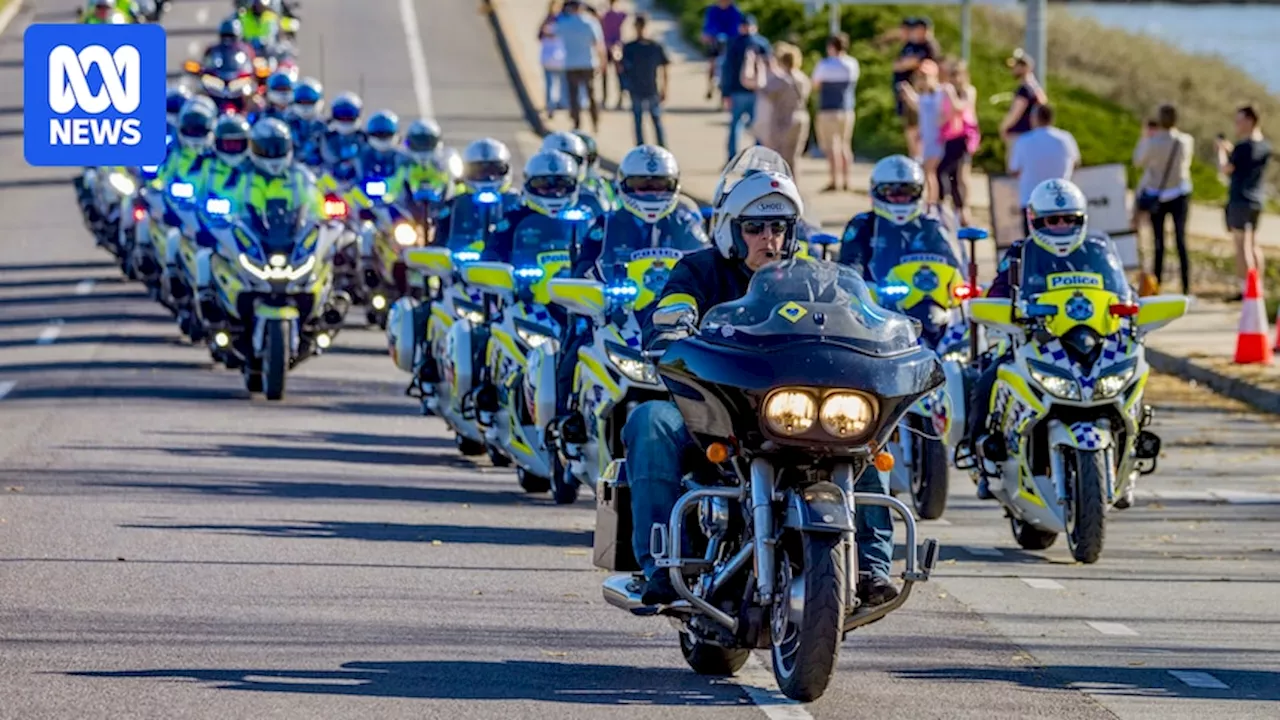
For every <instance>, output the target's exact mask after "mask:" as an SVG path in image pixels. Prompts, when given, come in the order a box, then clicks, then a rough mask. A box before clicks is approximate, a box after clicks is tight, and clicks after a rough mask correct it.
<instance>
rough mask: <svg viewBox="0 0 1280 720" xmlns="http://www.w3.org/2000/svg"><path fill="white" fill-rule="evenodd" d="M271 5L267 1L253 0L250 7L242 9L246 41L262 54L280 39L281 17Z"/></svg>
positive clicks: (242, 23)
mask: <svg viewBox="0 0 1280 720" xmlns="http://www.w3.org/2000/svg"><path fill="white" fill-rule="evenodd" d="M269 5H270V3H268V2H267V0H253V2H252V3H250V4H249V7H247V8H241V9H240V23H241V25H242V27H243V28H244V39H245V40H246V41H248V42H249V43H251V44H252V45H253V46H254V47H255V48H257V49H258V51H259V52H261V53H265V52H267V51H268V50H269V49H270V48H272V47H274V46H275V44H276V43H277V42H278V41H279V39H280V16H279V15H277V14H276V13H275V11H273V10H271V8H270V7H269Z"/></svg>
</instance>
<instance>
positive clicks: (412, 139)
mask: <svg viewBox="0 0 1280 720" xmlns="http://www.w3.org/2000/svg"><path fill="white" fill-rule="evenodd" d="M405 145H406V146H408V148H409V151H410V152H415V153H431V152H434V151H435V149H436V148H437V147H439V146H440V138H438V137H436V136H435V135H426V134H420V135H410V136H409V137H408V138H407V139H406V140H405Z"/></svg>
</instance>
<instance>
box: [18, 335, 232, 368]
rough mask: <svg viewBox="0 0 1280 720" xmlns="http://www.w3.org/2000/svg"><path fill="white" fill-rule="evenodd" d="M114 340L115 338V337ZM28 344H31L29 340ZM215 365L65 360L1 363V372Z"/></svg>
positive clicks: (207, 363) (202, 364)
mask: <svg viewBox="0 0 1280 720" xmlns="http://www.w3.org/2000/svg"><path fill="white" fill-rule="evenodd" d="M113 341H114V338H113ZM27 344H30V342H28V343H27ZM211 367H213V365H212V363H210V362H203V363H201V362H180V361H176V360H155V361H151V362H146V361H137V360H82V361H80V360H64V361H58V362H35V363H16V364H14V365H0V374H11V373H46V372H48V373H53V372H80V371H83V370H96V371H103V370H134V371H150V370H174V371H191V370H208V369H209V368H211Z"/></svg>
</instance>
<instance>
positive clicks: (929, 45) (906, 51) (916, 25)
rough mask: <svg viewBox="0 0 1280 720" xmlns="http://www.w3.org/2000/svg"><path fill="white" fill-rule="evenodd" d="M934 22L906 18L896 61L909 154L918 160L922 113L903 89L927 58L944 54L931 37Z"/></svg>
mask: <svg viewBox="0 0 1280 720" xmlns="http://www.w3.org/2000/svg"><path fill="white" fill-rule="evenodd" d="M931 25H932V23H930V22H929V20H928V19H926V18H914V17H909V18H906V19H904V20H903V21H902V41H903V42H902V50H901V51H900V52H899V53H898V59H897V60H895V61H894V63H893V88H894V96H895V97H897V98H898V117H900V118H902V125H903V128H904V130H905V132H906V138H907V154H908V155H910V156H911V157H913V158H916V159H917V160H919V159H920V157H921V155H920V130H919V116H918V115H917V113H916V111H915V108H914V107H913V106H911V105H909V104H908V103H907V102H906V101H905V99H904V98H903V96H902V93H901V92H900V89H901V88H902V87H903V84H904V83H906V84H907V85H908V86H909V85H910V83H911V81H912V78H913V77H914V76H915V73H916V70H918V69H919V68H920V63H921V62H923V61H925V60H934V61H936V59H937V58H938V56H939V55H941V54H942V52H941V50H940V49H939V48H938V43H937V42H936V41H935V40H933V38H932V37H930V33H931Z"/></svg>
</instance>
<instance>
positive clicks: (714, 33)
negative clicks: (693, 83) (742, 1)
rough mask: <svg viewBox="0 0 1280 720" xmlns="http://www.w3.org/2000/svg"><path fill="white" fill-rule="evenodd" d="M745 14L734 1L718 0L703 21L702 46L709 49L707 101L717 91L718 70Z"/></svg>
mask: <svg viewBox="0 0 1280 720" xmlns="http://www.w3.org/2000/svg"><path fill="white" fill-rule="evenodd" d="M742 20H743V14H742V11H741V10H739V9H738V6H737V4H735V3H734V1H733V0H716V2H715V4H714V5H708V6H707V9H706V12H705V13H704V14H703V19H702V44H703V45H704V46H706V48H707V58H708V59H709V63H708V65H707V99H708V100H710V99H711V96H712V94H713V93H714V91H715V89H716V70H717V69H718V68H719V66H720V56H721V55H722V54H724V50H725V46H726V45H727V44H728V42H729V40H731V39H733V38H734V37H735V36H737V34H738V28H739V27H741V26H742Z"/></svg>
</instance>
